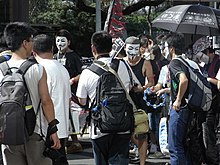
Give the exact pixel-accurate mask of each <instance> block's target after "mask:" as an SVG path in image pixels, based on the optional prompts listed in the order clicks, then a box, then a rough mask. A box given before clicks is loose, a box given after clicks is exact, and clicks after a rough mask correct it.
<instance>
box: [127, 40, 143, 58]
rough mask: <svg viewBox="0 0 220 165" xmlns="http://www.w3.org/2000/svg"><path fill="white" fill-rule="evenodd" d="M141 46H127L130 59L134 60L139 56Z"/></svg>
mask: <svg viewBox="0 0 220 165" xmlns="http://www.w3.org/2000/svg"><path fill="white" fill-rule="evenodd" d="M139 49H140V44H126V46H125V52H126V55H127V56H128V58H130V59H133V58H134V57H135V56H139V55H140V52H139Z"/></svg>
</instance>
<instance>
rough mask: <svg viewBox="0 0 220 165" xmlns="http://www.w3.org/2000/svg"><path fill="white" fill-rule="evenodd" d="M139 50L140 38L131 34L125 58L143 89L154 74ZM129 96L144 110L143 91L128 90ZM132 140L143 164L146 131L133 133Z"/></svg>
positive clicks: (152, 79) (141, 164) (126, 46)
mask: <svg viewBox="0 0 220 165" xmlns="http://www.w3.org/2000/svg"><path fill="white" fill-rule="evenodd" d="M139 50H140V40H139V39H138V38H137V37H134V36H131V37H128V38H127V39H126V40H125V52H126V55H127V57H126V60H127V62H128V64H129V65H130V67H131V69H132V71H133V72H134V74H135V75H136V77H137V79H138V80H139V81H140V83H141V85H142V87H143V91H144V89H146V88H147V87H150V86H152V85H154V76H153V71H152V67H151V64H150V61H147V60H145V59H144V58H142V57H141V56H140V51H139ZM130 96H131V98H132V100H133V101H134V103H135V105H136V106H137V108H138V109H139V108H140V109H143V110H146V105H145V103H144V100H143V92H138V93H135V92H130ZM132 140H133V141H134V143H135V144H137V146H138V152H139V158H140V165H144V164H145V160H146V152H147V133H143V134H140V135H134V137H133V138H132Z"/></svg>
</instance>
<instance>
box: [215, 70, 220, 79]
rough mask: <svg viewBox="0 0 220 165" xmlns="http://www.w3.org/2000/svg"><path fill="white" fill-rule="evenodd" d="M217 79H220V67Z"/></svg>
mask: <svg viewBox="0 0 220 165" xmlns="http://www.w3.org/2000/svg"><path fill="white" fill-rule="evenodd" d="M216 79H218V80H220V69H219V70H218V73H217V75H216Z"/></svg>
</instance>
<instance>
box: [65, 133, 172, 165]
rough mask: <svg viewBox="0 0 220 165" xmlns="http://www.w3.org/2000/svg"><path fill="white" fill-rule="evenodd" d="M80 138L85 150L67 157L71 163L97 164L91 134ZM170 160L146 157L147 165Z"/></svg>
mask: <svg viewBox="0 0 220 165" xmlns="http://www.w3.org/2000/svg"><path fill="white" fill-rule="evenodd" d="M78 138H79V140H80V143H81V144H82V146H83V152H79V153H75V154H68V155H67V158H68V162H69V165H95V162H94V158H93V153H92V144H91V142H90V139H89V135H88V134H84V135H83V137H80V136H78ZM169 162H170V160H169V157H166V158H165V159H146V164H147V165H165V164H167V163H169ZM136 164H137V163H136ZM129 165H133V164H129Z"/></svg>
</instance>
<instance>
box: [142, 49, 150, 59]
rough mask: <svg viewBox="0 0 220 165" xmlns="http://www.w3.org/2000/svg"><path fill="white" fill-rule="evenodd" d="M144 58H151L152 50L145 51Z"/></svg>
mask: <svg viewBox="0 0 220 165" xmlns="http://www.w3.org/2000/svg"><path fill="white" fill-rule="evenodd" d="M144 59H145V60H150V59H151V58H150V52H146V51H145V52H144Z"/></svg>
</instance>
